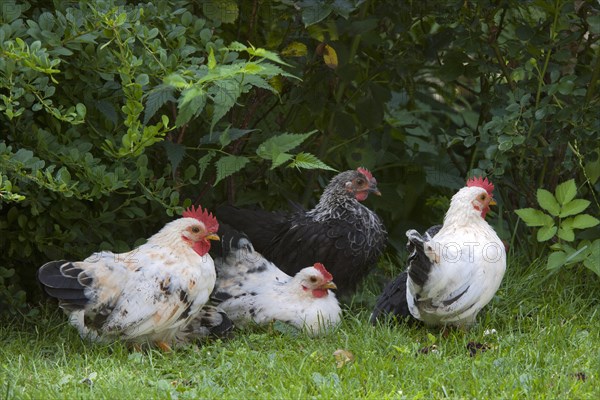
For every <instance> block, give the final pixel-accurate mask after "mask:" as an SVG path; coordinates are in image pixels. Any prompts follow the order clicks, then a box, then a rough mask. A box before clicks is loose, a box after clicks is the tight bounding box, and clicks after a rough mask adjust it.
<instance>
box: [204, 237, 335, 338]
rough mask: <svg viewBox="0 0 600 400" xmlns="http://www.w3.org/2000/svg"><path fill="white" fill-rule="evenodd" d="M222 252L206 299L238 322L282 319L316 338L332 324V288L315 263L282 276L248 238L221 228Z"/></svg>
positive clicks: (333, 309)
mask: <svg viewBox="0 0 600 400" xmlns="http://www.w3.org/2000/svg"><path fill="white" fill-rule="evenodd" d="M222 228H225V229H222V230H220V231H219V234H220V235H221V236H222V240H221V243H220V244H221V246H222V255H221V257H217V256H216V255H215V252H213V255H214V256H215V266H216V269H217V283H216V285H215V291H214V292H213V295H212V298H213V300H215V301H216V302H218V303H219V307H220V308H221V309H223V310H224V311H225V312H226V313H227V316H228V317H229V318H231V320H232V321H233V322H234V323H235V324H236V325H238V326H244V325H247V324H248V323H249V322H254V323H256V324H268V323H270V322H274V321H282V322H284V323H287V324H289V325H292V326H294V327H296V328H297V329H302V330H304V331H305V332H307V333H308V334H309V335H312V336H316V335H319V334H322V333H325V332H327V331H329V330H330V329H331V328H333V327H335V326H337V325H338V324H339V322H340V318H341V309H340V306H339V304H338V301H337V299H336V297H335V294H334V293H333V292H332V291H331V290H330V289H335V288H336V286H335V284H334V283H333V281H332V279H333V278H332V276H331V274H330V273H329V272H328V271H327V270H326V269H325V267H324V266H323V265H322V264H320V263H315V264H314V266H312V267H307V268H304V269H302V270H300V271H299V272H298V273H297V274H296V275H295V276H294V277H291V276H289V275H287V274H286V273H285V272H283V271H281V270H280V269H279V268H277V267H276V266H275V265H274V264H273V263H271V262H270V261H268V260H266V259H265V258H264V257H263V256H262V255H261V254H260V253H258V252H256V251H255V250H254V247H253V246H252V244H251V243H250V241H249V240H248V238H247V237H246V236H245V235H244V234H241V233H239V232H237V231H235V230H234V229H232V228H230V227H227V226H223V227H222Z"/></svg>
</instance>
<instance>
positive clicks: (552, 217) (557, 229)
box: [515, 179, 600, 276]
mask: <svg viewBox="0 0 600 400" xmlns="http://www.w3.org/2000/svg"><path fill="white" fill-rule="evenodd" d="M576 195H577V186H576V184H575V180H574V179H571V180H568V181H566V182H563V183H561V184H560V185H558V186H556V189H555V191H554V194H552V193H551V192H549V191H548V190H546V189H538V190H537V201H538V203H539V205H540V207H541V208H543V209H544V210H545V211H546V212H547V213H546V212H544V211H542V210H536V209H534V208H522V209H520V210H516V211H515V212H516V213H517V215H518V216H519V217H520V218H521V219H522V220H523V221H524V222H525V224H527V226H530V227H539V229H538V231H537V241H538V242H547V241H553V242H554V243H552V245H551V246H550V250H551V251H552V252H551V253H550V255H549V256H548V262H547V264H546V267H547V269H549V270H556V269H558V268H560V267H563V266H567V265H574V264H579V263H582V264H583V265H584V266H585V267H587V268H589V269H590V270H592V271H594V272H595V273H596V274H598V275H599V276H600V239H595V240H594V241H591V240H580V241H579V242H576V240H575V239H576V237H575V236H576V235H575V230H576V229H577V230H583V229H587V228H592V227H594V226H596V225H598V224H599V223H600V221H599V220H598V219H597V218H596V217H593V216H592V215H590V214H586V213H584V211H585V210H586V209H587V208H588V207H589V206H590V203H591V202H590V201H589V200H585V199H576V198H575V196H576Z"/></svg>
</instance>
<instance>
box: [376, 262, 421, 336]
mask: <svg viewBox="0 0 600 400" xmlns="http://www.w3.org/2000/svg"><path fill="white" fill-rule="evenodd" d="M407 277H408V274H407V273H406V272H402V273H401V274H400V275H398V276H397V277H396V279H394V280H393V281H391V282H389V283H388V284H387V285H386V286H385V288H384V289H383V291H382V292H381V295H379V297H378V298H377V302H376V303H375V308H374V309H373V312H372V313H371V317H370V318H369V322H370V323H371V324H373V325H376V324H377V321H380V320H382V319H384V318H386V317H388V316H394V317H396V318H398V317H400V318H405V317H410V316H411V315H410V311H409V310H408V303H407V301H406V279H407Z"/></svg>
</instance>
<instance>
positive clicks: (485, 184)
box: [467, 176, 494, 195]
mask: <svg viewBox="0 0 600 400" xmlns="http://www.w3.org/2000/svg"><path fill="white" fill-rule="evenodd" d="M467 186H468V187H471V186H477V187H480V188H483V189H485V190H486V192H488V194H489V195H491V194H492V192H493V191H494V184H493V183H492V182H490V181H488V179H487V178H482V177H480V176H478V177H473V178H471V179H469V180H468V181H467Z"/></svg>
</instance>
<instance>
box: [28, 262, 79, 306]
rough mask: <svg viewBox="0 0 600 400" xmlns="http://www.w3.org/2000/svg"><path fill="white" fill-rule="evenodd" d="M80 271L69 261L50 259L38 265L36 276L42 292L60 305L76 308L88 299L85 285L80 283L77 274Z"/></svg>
mask: <svg viewBox="0 0 600 400" xmlns="http://www.w3.org/2000/svg"><path fill="white" fill-rule="evenodd" d="M82 272H83V270H82V269H81V268H77V267H76V266H75V265H73V264H72V263H71V262H69V261H66V260H59V261H50V262H48V263H46V264H44V265H43V266H41V267H40V269H39V270H38V273H37V278H38V280H39V282H40V283H41V284H42V287H43V289H44V292H45V293H46V294H47V295H48V296H50V297H53V298H55V299H57V300H58V301H59V302H60V305H61V307H63V308H66V309H77V308H82V307H83V306H85V305H86V304H87V303H88V301H89V299H88V298H87V297H86V296H85V292H84V290H85V286H84V285H82V284H81V283H80V278H79V274H80V273H82ZM88 279H89V278H88Z"/></svg>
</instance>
